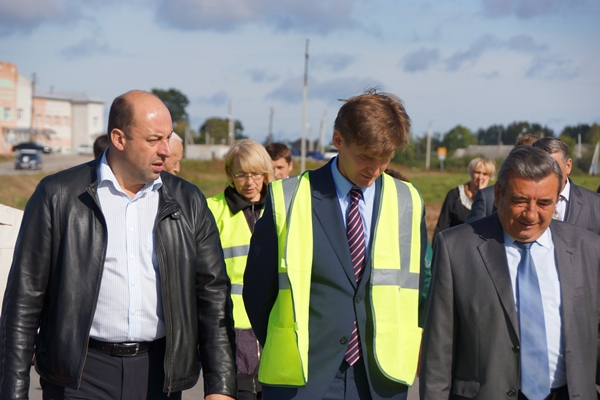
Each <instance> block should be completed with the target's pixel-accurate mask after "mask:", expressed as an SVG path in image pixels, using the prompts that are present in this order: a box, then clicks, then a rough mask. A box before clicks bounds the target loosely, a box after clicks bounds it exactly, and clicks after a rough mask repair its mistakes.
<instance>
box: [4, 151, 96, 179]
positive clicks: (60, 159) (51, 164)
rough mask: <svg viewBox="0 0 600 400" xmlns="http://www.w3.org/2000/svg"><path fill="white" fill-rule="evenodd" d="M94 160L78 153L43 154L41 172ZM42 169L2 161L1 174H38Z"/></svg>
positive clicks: (55, 170)
mask: <svg viewBox="0 0 600 400" xmlns="http://www.w3.org/2000/svg"><path fill="white" fill-rule="evenodd" d="M91 160H92V156H91V155H90V156H80V155H77V154H43V155H42V169H41V172H45V173H52V172H57V171H61V170H63V169H67V168H70V167H73V166H75V165H78V164H82V163H84V162H88V161H91ZM39 172H40V170H27V169H15V162H14V160H12V161H6V162H3V163H0V175H20V174H37V173H39Z"/></svg>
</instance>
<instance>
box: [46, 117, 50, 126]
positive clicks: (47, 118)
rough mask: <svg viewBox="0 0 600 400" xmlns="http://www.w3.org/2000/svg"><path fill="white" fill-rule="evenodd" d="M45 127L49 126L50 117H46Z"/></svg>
mask: <svg viewBox="0 0 600 400" xmlns="http://www.w3.org/2000/svg"><path fill="white" fill-rule="evenodd" d="M46 125H50V116H49V115H46Z"/></svg>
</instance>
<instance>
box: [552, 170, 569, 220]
mask: <svg viewBox="0 0 600 400" xmlns="http://www.w3.org/2000/svg"><path fill="white" fill-rule="evenodd" d="M570 191H571V181H569V180H568V179H567V184H566V185H565V187H564V188H563V190H562V192H560V195H559V196H558V203H556V212H557V213H558V218H556V219H558V220H560V221H564V220H565V217H566V216H567V209H568V208H569V193H570Z"/></svg>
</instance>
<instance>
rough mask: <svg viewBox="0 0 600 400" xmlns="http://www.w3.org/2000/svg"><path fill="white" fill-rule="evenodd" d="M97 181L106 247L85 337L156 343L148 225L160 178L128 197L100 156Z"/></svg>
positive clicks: (157, 307)
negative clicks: (89, 325)
mask: <svg viewBox="0 0 600 400" xmlns="http://www.w3.org/2000/svg"><path fill="white" fill-rule="evenodd" d="M98 180H99V184H98V201H99V203H100V207H101V208H102V213H103V214H104V218H105V219H106V225H107V230H108V246H107V249H106V260H105V262H104V272H103V274H102V282H101V285H100V294H99V296H98V303H97V306H96V313H95V315H94V320H93V322H92V329H91V331H90V337H92V338H94V339H97V340H102V341H105V342H113V343H122V342H143V341H153V340H156V339H159V338H161V337H163V336H165V324H164V316H163V306H162V297H161V290H160V278H159V272H158V260H157V257H156V254H155V251H154V222H155V219H156V214H157V212H158V201H159V194H158V189H159V188H160V187H161V186H162V180H161V179H160V177H159V178H158V179H157V180H155V181H153V182H150V183H148V184H147V185H146V186H144V187H143V188H142V189H141V190H140V191H139V192H137V193H136V194H135V196H134V197H133V198H130V197H129V196H128V195H127V194H126V193H125V192H124V191H123V189H122V188H121V186H120V185H119V183H118V182H117V179H116V178H115V175H114V174H113V172H112V170H111V169H110V166H109V165H108V163H107V162H106V152H105V153H104V155H103V156H102V158H101V160H100V164H99V166H98ZM82 267H83V266H82Z"/></svg>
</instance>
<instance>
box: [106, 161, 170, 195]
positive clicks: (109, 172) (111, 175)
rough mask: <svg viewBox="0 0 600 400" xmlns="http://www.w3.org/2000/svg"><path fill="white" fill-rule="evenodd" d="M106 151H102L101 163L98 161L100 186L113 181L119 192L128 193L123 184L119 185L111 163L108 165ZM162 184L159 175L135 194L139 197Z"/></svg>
mask: <svg viewBox="0 0 600 400" xmlns="http://www.w3.org/2000/svg"><path fill="white" fill-rule="evenodd" d="M106 153H107V151H105V152H104V153H102V157H101V158H100V163H98V182H99V183H98V186H101V185H106V184H107V183H108V182H111V183H112V184H113V186H114V187H115V189H117V190H118V191H119V192H121V193H123V194H125V195H127V194H126V193H125V191H124V190H123V188H121V185H119V182H118V181H117V178H116V177H115V174H114V173H113V171H112V169H111V168H110V165H108V161H106ZM161 186H162V179H161V177H160V175H159V176H158V178H156V179H155V180H154V181H152V182H148V183H147V184H146V185H144V187H143V188H142V189H140V191H139V192H138V193H136V195H135V196H136V197H137V196H138V195H141V194H143V193H145V192H148V191H157V190H158V189H160V187H161Z"/></svg>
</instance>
